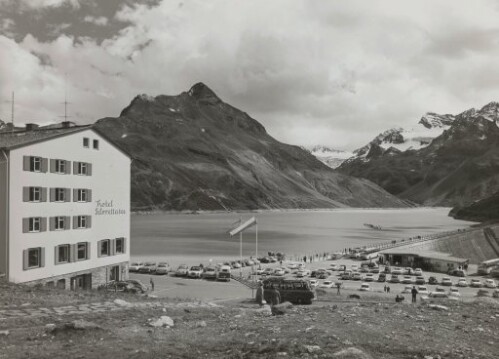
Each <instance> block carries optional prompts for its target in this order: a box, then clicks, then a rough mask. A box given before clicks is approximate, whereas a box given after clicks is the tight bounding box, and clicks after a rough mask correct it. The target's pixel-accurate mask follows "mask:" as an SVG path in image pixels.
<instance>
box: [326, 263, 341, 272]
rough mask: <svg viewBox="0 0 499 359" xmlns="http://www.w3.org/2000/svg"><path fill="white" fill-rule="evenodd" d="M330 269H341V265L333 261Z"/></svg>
mask: <svg viewBox="0 0 499 359" xmlns="http://www.w3.org/2000/svg"><path fill="white" fill-rule="evenodd" d="M329 269H330V270H339V269H340V266H339V265H337V264H336V263H331V265H330V266H329Z"/></svg>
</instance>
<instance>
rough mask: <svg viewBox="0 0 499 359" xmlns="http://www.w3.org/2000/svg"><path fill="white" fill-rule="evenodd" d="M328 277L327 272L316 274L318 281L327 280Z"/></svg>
mask: <svg viewBox="0 0 499 359" xmlns="http://www.w3.org/2000/svg"><path fill="white" fill-rule="evenodd" d="M329 277H330V273H329V272H319V274H317V278H318V279H327V278H329Z"/></svg>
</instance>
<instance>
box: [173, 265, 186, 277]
mask: <svg viewBox="0 0 499 359" xmlns="http://www.w3.org/2000/svg"><path fill="white" fill-rule="evenodd" d="M188 271H189V267H188V266H187V264H181V265H179V266H178V267H177V270H176V271H175V276H176V277H186V276H187V272H188Z"/></svg>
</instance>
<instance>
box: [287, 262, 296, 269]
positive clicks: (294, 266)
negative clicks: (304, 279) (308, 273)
mask: <svg viewBox="0 0 499 359" xmlns="http://www.w3.org/2000/svg"><path fill="white" fill-rule="evenodd" d="M288 268H289V269H298V263H289V264H288Z"/></svg>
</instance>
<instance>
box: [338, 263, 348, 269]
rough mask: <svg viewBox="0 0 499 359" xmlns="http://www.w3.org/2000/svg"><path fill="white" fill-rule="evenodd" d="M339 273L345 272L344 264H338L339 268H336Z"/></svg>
mask: <svg viewBox="0 0 499 359" xmlns="http://www.w3.org/2000/svg"><path fill="white" fill-rule="evenodd" d="M338 270H339V271H346V270H347V266H346V265H344V264H340V267H339V268H338Z"/></svg>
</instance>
